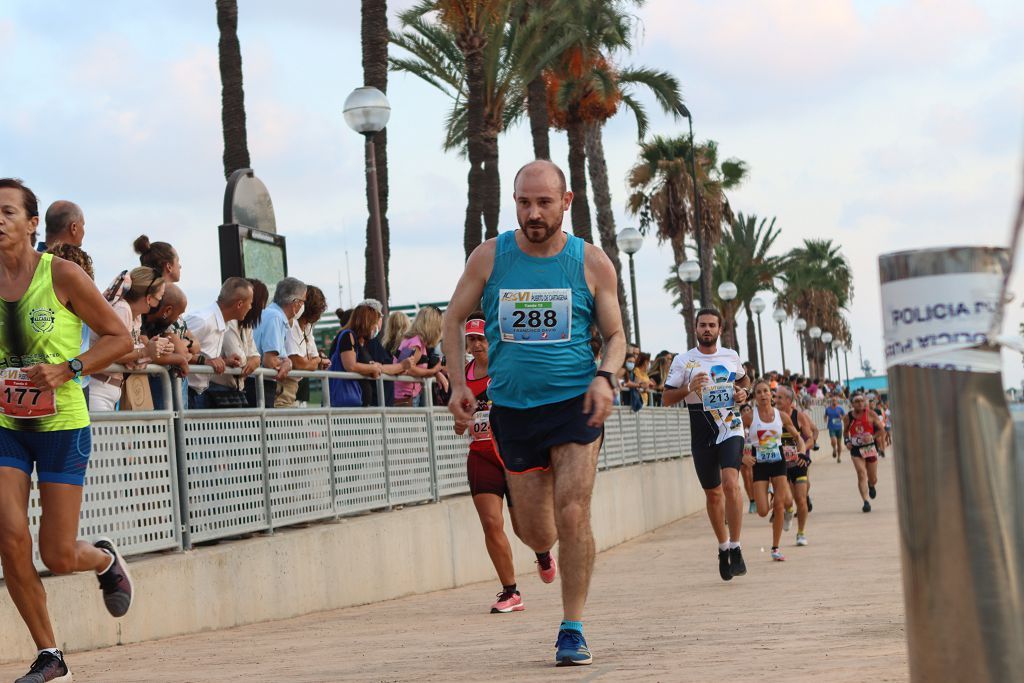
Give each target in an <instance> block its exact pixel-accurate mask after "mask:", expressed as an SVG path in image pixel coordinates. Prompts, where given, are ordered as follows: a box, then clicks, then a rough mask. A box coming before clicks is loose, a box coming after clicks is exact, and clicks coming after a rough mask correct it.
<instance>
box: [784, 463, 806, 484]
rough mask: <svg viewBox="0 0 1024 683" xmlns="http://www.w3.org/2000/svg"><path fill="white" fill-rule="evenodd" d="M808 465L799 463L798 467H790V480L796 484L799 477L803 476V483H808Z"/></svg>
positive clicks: (787, 471) (788, 476)
mask: <svg viewBox="0 0 1024 683" xmlns="http://www.w3.org/2000/svg"><path fill="white" fill-rule="evenodd" d="M808 467H809V465H804V466H802V467H801V466H800V465H797V466H796V467H790V468H789V469H787V470H786V478H787V479H789V481H790V482H792V483H794V484H795V483H796V480H797V479H800V478H801V477H803V478H804V479H805V481H803V482H801V483H804V484H806V483H807V482H806V477H807V469H808Z"/></svg>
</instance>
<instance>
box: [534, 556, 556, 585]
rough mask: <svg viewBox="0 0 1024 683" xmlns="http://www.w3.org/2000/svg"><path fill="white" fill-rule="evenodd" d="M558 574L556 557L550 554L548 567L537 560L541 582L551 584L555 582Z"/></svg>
mask: <svg viewBox="0 0 1024 683" xmlns="http://www.w3.org/2000/svg"><path fill="white" fill-rule="evenodd" d="M557 573H558V569H557V568H556V567H555V556H554V555H551V554H548V561H547V566H546V567H545V566H544V563H543V562H541V561H540V560H537V574H539V575H540V580H541V581H543V582H544V583H551V582H552V581H554V580H555V575H556V574H557Z"/></svg>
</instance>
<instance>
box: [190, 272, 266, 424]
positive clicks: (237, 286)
mask: <svg viewBox="0 0 1024 683" xmlns="http://www.w3.org/2000/svg"><path fill="white" fill-rule="evenodd" d="M250 307H252V285H251V284H249V281H248V280H246V279H245V278H242V277H229V278H228V279H227V280H225V281H224V285H223V286H222V287H221V288H220V295H219V296H218V297H217V301H215V302H214V303H212V304H210V305H209V306H207V307H206V308H201V309H199V310H198V311H194V312H192V313H188V314H186V316H185V320H186V321H187V322H188V327H189V329H190V330H191V331H192V334H194V335H195V337H196V341H197V342H198V343H199V356H198V357H197V358H196V363H197V364H198V365H209V366H210V367H211V368H213V369H214V371H216V372H218V373H221V372H224V370H225V368H228V367H233V368H237V367H240V366H241V365H242V357H241V356H240V355H233V356H231V357H230V358H227V359H224V358H221V351H222V349H223V347H224V334H225V333H226V332H227V329H228V322H229V321H231V320H242V319H243V318H245V314H246V313H248V312H249V308H250ZM209 386H210V376H209V375H203V374H198V373H197V374H195V375H193V376H192V377H191V378H190V380H189V386H188V406H189V408H207V407H209V406H208V405H207V400H206V397H204V394H205V393H206V390H207V389H208V388H209Z"/></svg>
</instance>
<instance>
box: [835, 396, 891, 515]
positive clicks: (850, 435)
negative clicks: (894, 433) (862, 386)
mask: <svg viewBox="0 0 1024 683" xmlns="http://www.w3.org/2000/svg"><path fill="white" fill-rule="evenodd" d="M884 433H885V425H883V424H882V421H881V420H880V419H879V418H878V415H876V414H875V413H874V412H873V411H871V410H868V407H867V399H866V398H864V395H863V394H857V395H856V396H854V397H853V410H852V411H851V412H850V413H849V414H848V415H847V416H846V417H845V418H844V419H843V434H844V435H845V437H846V445H847V446H849V447H850V456H851V458H852V460H853V466H854V468H856V470H857V489H858V490H859V491H860V497H861V499H862V500H863V501H864V505H863V506H862V507H861V511H863V512H871V503H870V502H868V498H869V497H870V498H872V499H873V498H874V497H875V495H876V492H875V486H876V485H877V484H878V448H877V446H875V440H876V437H877V436H880V435H882V434H884Z"/></svg>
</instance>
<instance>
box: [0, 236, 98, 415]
mask: <svg viewBox="0 0 1024 683" xmlns="http://www.w3.org/2000/svg"><path fill="white" fill-rule="evenodd" d="M52 264H53V254H43V255H42V258H40V259H39V264H38V265H37V266H36V272H35V274H34V275H33V276H32V282H30V283H29V285H28V289H27V290H26V291H25V294H24V295H23V296H22V297H21V299H19V300H18V301H4V300H3V299H0V369H4V368H23V367H26V366H29V365H35V364H37V363H66V362H67V361H69V360H71V359H72V358H77V357H78V356H79V355H80V354H81V350H82V321H81V320H80V319H79V318H78V316H76V315H75V314H74V313H72V312H71V311H69V310H68V309H66V308H65V307H64V305H63V304H62V303H61V302H60V301H59V300H58V299H57V295H56V294H55V293H54V291H53V273H52V270H51V267H52ZM56 398H57V414H56V415H49V416H46V417H37V418H27V419H25V418H20V419H19V418H12V417H10V416H8V415H4V414H0V427H4V428H6V429H15V430H19V431H28V432H56V431H59V430H63V429H81V428H82V427H88V426H89V409H88V407H87V406H86V404H85V395H84V394H83V393H82V384H81V382H80V381H78V380H72V381H70V382H68V383H66V384H64V385H63V386H61V387H59V388H58V389H57V391H56Z"/></svg>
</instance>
